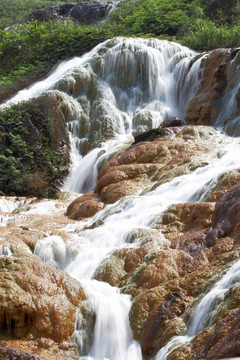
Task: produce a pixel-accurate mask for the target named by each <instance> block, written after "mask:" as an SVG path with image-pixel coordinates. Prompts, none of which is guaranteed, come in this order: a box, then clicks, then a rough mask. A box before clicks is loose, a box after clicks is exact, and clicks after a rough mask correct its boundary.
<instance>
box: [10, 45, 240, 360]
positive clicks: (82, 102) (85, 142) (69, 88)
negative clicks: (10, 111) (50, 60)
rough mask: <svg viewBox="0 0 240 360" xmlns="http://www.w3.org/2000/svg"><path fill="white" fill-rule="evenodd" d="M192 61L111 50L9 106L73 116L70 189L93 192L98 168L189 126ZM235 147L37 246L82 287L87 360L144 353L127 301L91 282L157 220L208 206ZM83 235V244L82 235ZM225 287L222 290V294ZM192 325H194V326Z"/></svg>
mask: <svg viewBox="0 0 240 360" xmlns="http://www.w3.org/2000/svg"><path fill="white" fill-rule="evenodd" d="M194 56H195V53H194V52H192V51H190V50H189V49H187V48H184V47H182V46H180V45H178V44H174V43H169V42H167V41H159V40H143V39H124V38H117V39H112V40H108V41H106V42H104V43H103V44H100V45H98V46H97V47H96V48H95V49H93V50H92V52H90V53H89V54H86V55H85V56H83V57H82V58H75V59H72V60H70V61H68V62H65V63H63V64H61V65H59V67H58V68H57V69H56V70H55V71H54V72H53V73H52V74H51V75H50V76H49V77H48V78H47V79H46V80H44V81H42V82H39V83H37V84H35V85H34V86H32V87H31V88H30V89H28V90H24V91H22V92H20V93H19V94H17V95H16V96H15V97H14V98H12V99H11V100H9V102H8V103H6V104H5V105H4V106H8V105H10V104H12V103H17V102H19V101H22V100H27V99H30V98H32V97H34V96H38V95H40V94H41V93H42V92H46V91H47V92H50V91H51V92H57V93H58V94H59V96H60V98H61V99H62V100H61V101H62V103H64V105H65V109H67V110H66V111H65V116H66V120H67V121H68V127H69V131H70V134H71V143H72V161H73V163H74V164H73V165H74V169H73V170H74V171H72V173H71V176H70V178H69V179H68V180H67V182H66V184H65V186H64V188H63V189H64V190H71V191H76V192H82V191H88V190H90V189H92V188H94V185H95V182H96V178H97V169H98V167H99V166H101V164H103V163H104V162H105V161H106V160H107V159H108V158H110V157H111V156H113V155H114V154H116V153H118V152H119V151H121V150H122V149H123V148H124V147H126V146H127V144H128V143H129V142H130V141H131V139H132V134H134V135H135V134H138V133H140V132H142V131H144V130H147V129H150V128H152V127H156V126H159V125H160V124H161V122H162V121H163V120H164V119H166V118H169V117H172V116H179V117H181V118H183V117H184V114H185V111H186V108H187V104H188V103H189V101H190V100H191V98H192V96H193V95H194V93H195V91H196V89H197V87H198V85H199V78H200V72H199V68H200V64H201V57H198V58H197V59H196V58H194ZM223 139H225V138H224V136H222V135H219V142H222V147H223V148H224V141H225V140H223ZM229 143H231V141H229V140H228V139H226V149H225V150H226V155H224V156H223V157H222V158H220V159H218V160H217V161H215V162H212V163H211V164H210V165H208V166H205V167H203V168H200V169H197V170H196V171H194V172H192V173H191V174H188V175H184V176H180V177H178V178H175V179H174V180H172V181H170V182H168V183H165V184H163V185H161V186H159V187H157V188H156V189H155V190H154V191H152V192H149V193H147V194H145V195H142V196H132V197H127V198H124V199H122V200H119V201H118V202H117V203H115V204H113V205H108V206H106V207H105V208H104V209H103V210H102V211H101V212H99V213H98V214H96V215H95V217H94V218H93V219H92V220H90V221H89V222H87V223H86V222H82V223H79V225H78V226H75V227H74V226H72V225H69V226H67V227H66V228H65V231H67V232H68V233H69V236H70V237H71V240H69V241H67V242H66V243H64V242H63V240H62V238H61V237H58V236H52V235H49V236H48V237H46V238H44V240H41V241H39V243H38V244H37V245H36V247H35V254H36V255H38V256H39V257H41V258H42V259H43V260H44V261H46V262H48V263H50V264H51V265H54V266H58V267H59V268H60V269H63V270H64V271H66V272H68V273H69V274H70V275H71V276H73V277H75V278H77V279H78V280H79V281H81V283H82V284H83V285H84V286H85V291H86V294H87V295H88V297H89V299H90V302H91V308H92V312H93V313H94V315H95V316H96V320H95V330H94V336H93V337H92V338H91V339H89V341H88V346H87V345H86V344H83V340H82V334H83V329H82V326H83V325H84V324H83V323H84V322H82V321H81V318H80V317H79V319H78V321H77V324H76V330H75V332H74V335H73V338H74V339H75V342H76V343H77V344H78V349H79V353H80V356H87V357H88V358H89V359H94V360H106V359H109V360H130V359H131V360H132V359H133V360H141V357H142V356H141V351H140V345H139V344H138V343H137V342H135V341H134V340H133V338H132V332H131V330H130V325H129V320H128V312H129V309H130V306H131V302H130V297H129V296H128V295H124V294H120V292H119V290H118V289H116V288H114V287H111V286H110V285H108V284H105V283H101V282H99V281H96V280H91V278H92V277H93V276H94V273H95V271H96V269H97V267H98V266H99V264H100V262H101V261H102V260H103V259H104V258H106V256H108V254H110V253H111V252H112V251H113V250H114V249H117V248H122V247H128V246H129V247H136V246H140V244H139V243H138V240H136V242H135V243H128V241H129V238H131V233H132V231H133V230H134V229H136V228H143V227H145V228H151V227H152V226H153V225H154V218H155V216H156V215H157V216H159V215H161V214H162V213H163V212H164V211H165V210H166V209H167V208H168V206H170V205H171V204H176V203H180V202H194V201H201V200H203V199H204V197H205V196H206V194H207V193H208V191H209V188H211V186H213V184H214V180H216V178H217V177H218V176H220V175H221V174H222V173H224V172H225V171H228V170H232V169H237V168H239V166H240V161H239V159H240V146H239V144H238V142H237V141H234V142H232V144H231V145H232V146H234V151H232V148H230V149H228V148H227V147H228V146H229V145H228V144H229ZM227 145H228V146H227ZM91 149H92V151H90V152H89V153H88V154H87V155H86V156H85V157H83V158H82V155H83V154H85V153H87V152H88V151H89V150H91ZM76 174H77V175H76ZM143 208H144V209H145V211H144V212H143V211H142V209H143ZM146 214H147V215H146ZM98 220H101V221H102V222H103V224H102V225H101V226H99V227H97V228H93V229H89V228H88V229H85V230H82V231H80V230H81V229H83V228H84V226H86V225H91V224H93V223H94V222H96V221H98ZM77 229H78V231H79V235H78V233H75V231H76V230H77ZM161 240H162V243H161V241H159V244H158V246H159V247H161V246H163V245H162V244H163V243H164V239H161ZM216 286H218V285H216ZM224 286H225V285H220V287H221V289H222V288H223V287H224ZM218 290H219V287H218ZM211 296H212V295H211ZM203 299H204V298H203ZM200 304H201V303H200ZM200 304H199V305H200ZM192 324H196V321H195V318H194V319H193V320H192ZM194 326H195V325H194ZM190 329H191V326H190ZM190 329H189V331H190ZM199 329H200V330H201V328H199V326H198V325H197V326H196V329H195V327H194V330H191V334H190V333H189V334H188V335H187V338H189V337H190V336H192V335H193V334H195V333H196V332H197V331H200V330H199ZM90 335H91V334H89V337H91V336H90ZM185 338H186V337H181V338H180V337H179V338H178V339H177V340H176V339H174V340H173V342H172V343H170V344H168V345H167V346H166V348H164V349H162V350H161V351H160V352H159V353H158V355H157V359H158V360H162V359H165V358H166V356H167V354H168V353H169V351H170V350H169V349H170V348H172V346H175V345H174V344H175V342H177V344H176V346H179V341H182V342H183V341H185Z"/></svg>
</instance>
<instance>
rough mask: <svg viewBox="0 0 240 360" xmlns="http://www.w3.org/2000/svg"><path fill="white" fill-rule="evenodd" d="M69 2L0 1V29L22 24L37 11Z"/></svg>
mask: <svg viewBox="0 0 240 360" xmlns="http://www.w3.org/2000/svg"><path fill="white" fill-rule="evenodd" d="M74 2H77V1H71V0H1V17H0V29H4V28H6V27H8V26H12V25H15V24H21V23H24V22H25V20H26V18H27V17H28V15H30V13H31V12H33V11H34V10H37V9H42V8H45V7H49V6H56V5H60V4H66V3H74Z"/></svg>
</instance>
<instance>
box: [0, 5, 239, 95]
mask: <svg viewBox="0 0 240 360" xmlns="http://www.w3.org/2000/svg"><path fill="white" fill-rule="evenodd" d="M2 1H3V4H2V10H3V16H2V17H1V21H2V23H0V24H1V25H0V27H2V28H3V26H9V25H12V23H13V21H14V20H15V21H17V22H18V21H22V20H23V19H24V18H26V17H27V15H29V13H30V12H31V11H32V10H33V9H36V8H40V7H43V6H45V7H46V6H50V5H53V4H54V5H57V4H60V3H65V2H68V1H66V0H64V1H53V0H52V1H51V0H48V1H47V0H45V1H44V0H35V1H32V0H31V1H30V0H24V1H22V0H13V1H10V2H9V1H8V0H2ZM4 14H6V15H8V16H6V17H5V16H4ZM4 19H5V20H4ZM239 20H240V6H239V5H238V2H237V1H236V0H229V1H228V2H227V3H226V1H225V0H200V1H197V0H161V1H160V0H128V1H124V2H123V3H122V4H121V6H120V7H119V8H118V9H117V10H115V11H114V12H112V14H111V16H110V18H109V19H108V21H106V22H104V23H100V24H97V25H95V26H81V25H79V24H77V23H74V22H73V21H70V20H68V21H62V22H48V23H39V22H37V21H34V22H32V23H30V24H23V25H19V26H16V27H13V28H12V29H9V30H0V93H1V92H2V94H3V96H4V93H7V92H8V88H11V87H13V85H17V84H18V83H20V86H19V87H21V82H22V84H23V85H22V86H25V82H24V80H25V79H29V78H34V79H35V78H37V76H38V74H39V75H41V74H44V72H47V71H48V70H50V69H51V67H52V66H53V65H55V64H56V63H58V62H59V61H61V60H64V59H66V58H70V57H72V56H79V55H82V54H83V53H85V52H87V51H89V50H90V49H91V48H93V47H94V46H95V45H97V44H98V43H100V42H102V41H104V40H106V39H108V38H111V37H114V36H143V37H146V36H152V37H158V38H165V39H169V40H174V41H179V42H181V43H182V44H184V45H187V46H189V47H191V48H193V49H196V50H209V49H213V48H215V47H234V46H239V45H240V31H239V29H240V21H239ZM7 95H8V94H7Z"/></svg>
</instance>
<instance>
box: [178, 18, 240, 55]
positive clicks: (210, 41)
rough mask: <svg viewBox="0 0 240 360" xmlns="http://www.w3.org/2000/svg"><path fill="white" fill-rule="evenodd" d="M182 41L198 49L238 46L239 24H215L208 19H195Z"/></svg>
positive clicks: (239, 36) (239, 39)
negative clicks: (230, 25) (231, 25)
mask: <svg viewBox="0 0 240 360" xmlns="http://www.w3.org/2000/svg"><path fill="white" fill-rule="evenodd" d="M182 42H183V43H184V45H187V46H189V47H191V48H192V49H195V50H199V51H203V50H211V49H215V48H218V47H238V46H240V25H236V26H233V27H229V26H228V25H219V26H216V25H215V24H214V23H213V22H212V21H210V20H197V21H196V25H195V26H194V27H193V29H192V31H190V33H189V34H187V35H186V36H185V37H184V38H183V40H182Z"/></svg>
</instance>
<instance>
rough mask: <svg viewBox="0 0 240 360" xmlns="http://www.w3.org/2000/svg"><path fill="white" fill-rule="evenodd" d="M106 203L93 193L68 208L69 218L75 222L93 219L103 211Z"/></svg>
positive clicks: (83, 196) (77, 200)
mask: <svg viewBox="0 0 240 360" xmlns="http://www.w3.org/2000/svg"><path fill="white" fill-rule="evenodd" d="M103 206H104V203H103V202H101V201H100V198H99V196H98V195H97V194H95V193H94V192H93V191H91V192H89V193H87V194H85V195H82V196H80V197H79V198H77V199H75V200H74V201H73V202H72V203H71V204H70V205H69V206H68V208H67V213H66V214H67V216H68V217H69V218H70V219H73V220H82V219H84V218H88V217H91V216H93V215H95V214H96V212H98V211H99V210H101V209H102V208H103Z"/></svg>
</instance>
